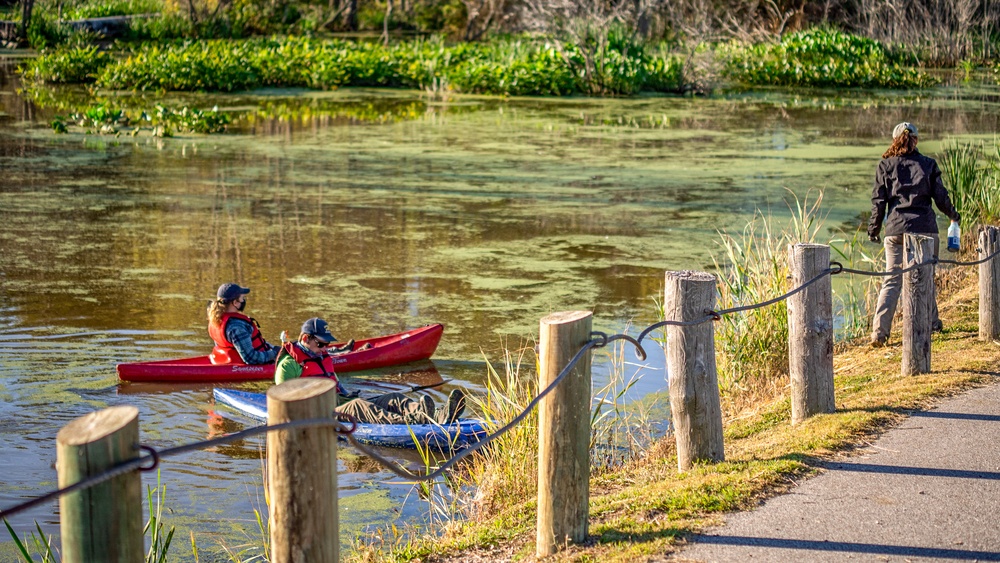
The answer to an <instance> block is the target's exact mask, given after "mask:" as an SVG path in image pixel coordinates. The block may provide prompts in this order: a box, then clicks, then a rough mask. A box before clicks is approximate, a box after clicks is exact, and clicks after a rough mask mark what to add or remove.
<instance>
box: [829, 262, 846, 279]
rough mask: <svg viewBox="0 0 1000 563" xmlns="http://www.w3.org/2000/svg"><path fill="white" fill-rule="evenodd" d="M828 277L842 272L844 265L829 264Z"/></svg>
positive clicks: (837, 263) (838, 263)
mask: <svg viewBox="0 0 1000 563" xmlns="http://www.w3.org/2000/svg"><path fill="white" fill-rule="evenodd" d="M830 266H831V267H830V275H831V276H835V275H837V274H839V273H841V272H843V271H844V265H843V264H841V263H840V262H835V261H831V262H830Z"/></svg>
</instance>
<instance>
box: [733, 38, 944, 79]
mask: <svg viewBox="0 0 1000 563" xmlns="http://www.w3.org/2000/svg"><path fill="white" fill-rule="evenodd" d="M904 65H905V59H904V58H903V57H901V56H900V55H897V54H895V53H893V52H892V51H890V50H889V49H887V48H886V47H885V46H883V45H882V44H881V43H879V42H877V41H874V40H872V39H868V38H865V37H861V36H859V35H852V34H849V33H844V32H842V31H838V30H834V29H829V28H814V29H810V30H806V31H800V32H796V33H791V34H789V35H786V36H785V37H783V38H782V39H781V41H780V42H778V43H759V44H756V45H750V46H732V47H731V51H730V53H729V60H728V64H727V66H726V73H727V74H728V76H729V77H730V78H732V79H733V80H735V81H737V82H740V83H743V84H747V85H753V86H763V85H769V86H829V87H841V88H843V87H862V88H920V87H924V86H928V85H931V84H933V83H934V82H935V79H934V78H933V77H931V76H930V75H929V74H927V73H926V72H923V71H921V70H918V69H915V68H910V67H907V66H904Z"/></svg>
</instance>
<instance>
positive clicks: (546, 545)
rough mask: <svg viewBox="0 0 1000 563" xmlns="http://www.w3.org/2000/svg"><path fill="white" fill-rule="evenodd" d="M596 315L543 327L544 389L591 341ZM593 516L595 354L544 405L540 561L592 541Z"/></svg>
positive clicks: (567, 317)
mask: <svg viewBox="0 0 1000 563" xmlns="http://www.w3.org/2000/svg"><path fill="white" fill-rule="evenodd" d="M592 322H593V313H591V312H590V311H567V312H562V313H553V314H551V315H549V316H547V317H545V318H543V319H542V320H541V323H540V327H539V331H538V332H539V352H540V353H539V361H538V366H539V370H538V389H539V391H541V390H542V389H545V388H546V387H548V386H549V384H550V383H552V380H554V379H555V378H556V376H558V375H559V372H561V371H562V370H563V368H565V367H566V365H567V364H568V363H569V361H570V360H571V359H572V358H573V356H575V355H576V354H577V352H579V351H580V348H581V347H583V345H584V344H586V343H587V342H588V341H589V340H590V330H591V324H592ZM589 516H590V354H589V353H587V354H584V356H583V357H582V358H580V361H579V362H577V364H576V367H574V368H573V371H571V372H570V373H569V374H567V375H566V377H565V378H564V379H563V380H562V382H560V383H559V385H557V386H556V388H555V389H553V390H552V392H551V393H549V394H548V395H546V396H545V398H543V399H542V401H541V402H540V403H539V404H538V530H537V539H536V545H535V549H536V551H537V554H538V556H539V557H545V556H547V555H551V554H553V553H555V552H556V550H558V549H559V548H560V547H562V546H564V545H566V544H567V543H569V542H573V543H580V542H582V541H583V540H585V539H586V538H587V531H588V517H589Z"/></svg>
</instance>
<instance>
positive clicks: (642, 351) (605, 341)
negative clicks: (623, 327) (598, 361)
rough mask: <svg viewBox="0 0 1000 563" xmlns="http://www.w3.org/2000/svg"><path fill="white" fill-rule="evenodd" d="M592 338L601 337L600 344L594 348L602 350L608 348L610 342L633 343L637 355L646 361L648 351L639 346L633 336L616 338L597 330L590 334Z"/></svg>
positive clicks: (596, 344) (623, 335)
mask: <svg viewBox="0 0 1000 563" xmlns="http://www.w3.org/2000/svg"><path fill="white" fill-rule="evenodd" d="M590 336H591V337H594V336H597V337H600V339H601V340H600V341H599V342H596V343H595V344H594V348H602V347H604V346H607V345H608V342H614V341H615V340H625V341H628V342H631V343H632V345H633V346H635V355H636V356H638V357H639V359H640V360H643V361H645V360H646V350H645V348H643V347H642V344H639V341H638V340H636V339H635V338H632V337H631V336H629V335H627V334H616V335H614V336H608V335H607V334H605V333H603V332H598V331H596V330H595V331H593V332H591V333H590Z"/></svg>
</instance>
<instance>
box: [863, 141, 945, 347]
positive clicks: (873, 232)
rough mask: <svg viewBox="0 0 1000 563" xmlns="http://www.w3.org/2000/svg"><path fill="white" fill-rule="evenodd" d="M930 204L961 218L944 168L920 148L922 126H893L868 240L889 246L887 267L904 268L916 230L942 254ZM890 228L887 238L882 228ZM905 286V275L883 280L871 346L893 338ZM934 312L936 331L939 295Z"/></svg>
mask: <svg viewBox="0 0 1000 563" xmlns="http://www.w3.org/2000/svg"><path fill="white" fill-rule="evenodd" d="M931 202H934V204H935V205H937V208H938V209H939V210H941V212H942V213H944V214H945V215H947V216H948V218H949V219H951V220H952V222H955V223H957V222H958V221H959V215H958V212H957V211H955V207H954V206H953V205H952V204H951V198H949V197H948V190H947V189H945V187H944V184H943V183H942V182H941V169H940V168H938V165H937V162H936V161H935V160H934V159H933V158H930V157H927V156H924V155H922V154H920V153H919V152H917V128H916V127H915V126H914V125H913V124H912V123H907V122H903V123H900V124H899V125H897V126H896V127H895V128H894V129H893V130H892V145H890V146H889V148H888V150H886V151H885V153H884V154H883V155H882V161H881V162H879V164H878V168H877V169H876V171H875V188H874V189H873V190H872V216H871V220H870V222H869V223H868V239H869V240H871V241H872V242H879V241H880V240H881V241H882V242H883V244H884V245H885V267H886V271H892V270H899V269H901V268H902V266H903V235H904V234H906V233H914V234H921V235H926V236H929V237H931V238H933V239H934V257H935V258H937V255H938V247H939V244H940V240H939V237H938V226H937V217H936V215H935V214H934V209H933V208H932V207H931ZM883 225H884V226H885V236H884V237H883V238H882V239H880V238H879V232H880V231H881V230H882V227H883ZM902 287H903V277H902V276H900V275H896V276H889V277H887V278H885V280H884V281H883V282H882V290H881V291H879V294H878V305H877V306H876V308H875V318H874V319H873V320H872V340H871V345H872V346H875V347H880V346H885V345H886V343H887V342H888V341H889V331H890V329H891V328H892V317H893V316H894V315H895V314H896V304H897V302H898V301H899V294H900V291H901V290H902ZM932 303H933V310H932V311H931V319H933V320H932V323H931V330H934V331H939V330H941V320H940V319H939V318H938V308H937V299H936V298H935V300H934V301H932Z"/></svg>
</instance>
